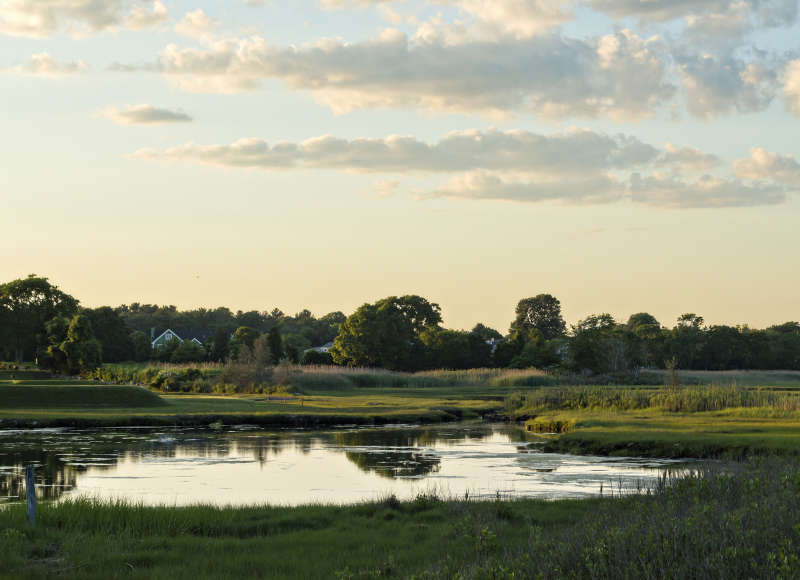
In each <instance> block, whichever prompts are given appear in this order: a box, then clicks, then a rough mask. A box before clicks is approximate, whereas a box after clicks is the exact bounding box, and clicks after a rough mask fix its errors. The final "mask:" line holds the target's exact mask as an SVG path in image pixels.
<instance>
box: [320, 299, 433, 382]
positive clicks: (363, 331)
mask: <svg viewBox="0 0 800 580" xmlns="http://www.w3.org/2000/svg"><path fill="white" fill-rule="evenodd" d="M441 321H442V316H441V309H440V308H439V305H438V304H434V303H431V302H428V301H427V300H426V299H425V298H422V297H421V296H416V295H409V296H400V297H397V296H389V297H388V298H383V299H382V300H378V301H377V302H375V303H374V304H364V305H362V306H360V307H359V308H358V309H357V310H356V311H355V312H354V313H353V314H351V315H350V316H349V317H347V319H346V320H345V321H344V323H343V324H341V326H340V330H339V334H338V336H337V337H336V339H335V340H334V343H333V348H332V349H331V351H330V352H331V356H332V357H333V361H334V362H335V363H336V364H341V365H348V366H366V367H382V368H387V369H393V370H416V369H418V368H420V367H421V366H422V365H423V364H424V363H423V362H422V361H423V360H424V358H425V357H424V345H423V343H422V340H421V339H420V334H421V333H422V332H423V331H426V330H428V331H430V330H435V329H437V328H438V327H439V324H440V323H441Z"/></svg>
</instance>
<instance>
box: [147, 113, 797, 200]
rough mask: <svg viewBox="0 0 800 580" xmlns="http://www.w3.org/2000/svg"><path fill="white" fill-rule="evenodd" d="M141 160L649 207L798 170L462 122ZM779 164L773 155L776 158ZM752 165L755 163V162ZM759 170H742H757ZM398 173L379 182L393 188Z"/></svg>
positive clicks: (443, 194)
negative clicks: (741, 172) (341, 174)
mask: <svg viewBox="0 0 800 580" xmlns="http://www.w3.org/2000/svg"><path fill="white" fill-rule="evenodd" d="M131 157H133V158H135V159H142V160H157V161H171V162H192V163H200V164H204V165H213V166H219V167H235V168H249V169H262V170H269V171H275V170H287V169H316V168H322V169H338V170H342V171H348V172H354V173H367V174H369V173H382V174H389V175H409V174H428V175H431V176H433V175H436V174H439V175H442V174H444V175H449V179H448V181H447V182H446V183H445V184H444V185H441V186H439V187H434V188H433V189H431V190H429V191H417V192H416V194H417V197H419V198H434V197H439V198H447V199H490V200H507V201H517V202H541V201H555V202H560V203H567V204H589V203H611V202H614V201H618V200H623V199H625V200H631V201H633V202H635V203H637V204H642V205H647V206H653V207H670V208H696V207H738V206H755V205H765V204H775V203H780V202H782V201H784V200H785V199H786V189H785V187H784V186H785V185H786V183H788V181H789V178H788V177H787V175H794V173H790V172H789V171H790V170H791V171H795V169H794V166H792V165H791V163H794V160H791V163H789V161H787V159H786V158H784V159H783V160H782V161H781V164H782V167H783V171H784V172H783V173H781V172H778V171H772V172H771V173H770V174H766V173H765V174H764V175H763V176H761V175H760V174H759V177H758V179H759V181H758V182H757V183H750V184H747V183H743V182H742V181H739V180H738V179H725V178H722V177H718V176H712V175H702V176H700V177H697V178H692V179H690V180H688V181H687V180H685V179H683V178H682V177H681V175H683V174H697V173H700V172H701V171H703V170H705V169H707V168H709V167H712V166H716V165H718V164H719V159H718V158H717V157H716V156H714V155H711V154H709V153H705V152H703V151H700V150H698V149H694V148H688V147H678V146H675V145H671V144H668V145H667V146H666V147H665V148H664V149H663V150H658V149H656V148H655V147H652V146H650V145H648V144H646V143H643V142H641V141H639V140H638V139H636V138H635V137H631V136H625V135H613V136H612V135H605V134H602V133H596V132H593V131H588V130H580V129H572V130H570V131H567V132H565V133H556V134H553V135H549V136H545V135H538V134H535V133H530V132H527V131H499V130H496V129H492V130H489V131H485V132H484V131H458V132H453V133H450V134H448V135H446V136H445V137H444V138H443V139H441V140H440V141H439V142H437V143H435V144H427V143H425V142H422V141H419V140H418V139H416V138H414V137H406V136H398V135H394V136H390V137H387V138H385V139H352V140H347V139H339V138H336V137H332V136H330V135H325V136H321V137H315V138H312V139H307V140H305V141H302V142H300V143H290V142H279V143H276V144H275V145H272V146H270V145H269V144H268V143H266V142H264V141H262V140H260V139H241V140H239V141H236V142H234V143H232V144H230V145H198V144H196V143H187V144H186V145H182V146H179V147H173V148H170V149H166V150H164V151H156V150H153V149H143V150H140V151H137V152H136V153H134V154H132V155H131ZM773 165H774V163H773ZM754 171H755V170H753V172H754ZM753 172H751V174H749V175H745V176H744V177H746V178H747V179H753V176H752V175H753V174H754V173H753ZM399 185H400V184H399V182H397V181H396V180H392V179H389V180H377V181H375V182H373V188H374V190H375V192H376V193H378V194H383V195H384V196H388V195H390V194H393V193H394V192H395V191H396V190H397V188H398V187H399Z"/></svg>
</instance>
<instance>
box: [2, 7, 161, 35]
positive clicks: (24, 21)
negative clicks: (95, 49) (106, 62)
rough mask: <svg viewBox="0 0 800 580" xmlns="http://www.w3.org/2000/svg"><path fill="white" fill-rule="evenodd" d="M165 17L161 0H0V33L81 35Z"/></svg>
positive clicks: (151, 22)
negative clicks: (63, 33)
mask: <svg viewBox="0 0 800 580" xmlns="http://www.w3.org/2000/svg"><path fill="white" fill-rule="evenodd" d="M167 17H168V14H167V8H166V6H165V5H164V3H163V2H162V1H161V0H154V1H150V0H0V35H2V34H5V35H9V36H29V37H33V38H46V37H49V36H51V35H53V34H55V33H57V32H66V33H68V34H71V35H73V36H85V35H88V34H93V33H97V32H102V31H104V30H109V29H112V28H117V27H126V28H132V29H139V28H145V27H149V26H155V25H157V24H161V23H163V22H165V21H166V19H167Z"/></svg>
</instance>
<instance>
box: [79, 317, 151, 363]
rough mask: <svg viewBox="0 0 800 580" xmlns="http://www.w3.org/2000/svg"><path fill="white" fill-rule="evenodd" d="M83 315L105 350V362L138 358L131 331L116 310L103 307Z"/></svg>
mask: <svg viewBox="0 0 800 580" xmlns="http://www.w3.org/2000/svg"><path fill="white" fill-rule="evenodd" d="M83 314H84V315H85V316H86V317H87V318H88V319H89V321H90V322H91V323H92V329H93V330H94V335H95V337H96V338H97V340H99V341H100V345H101V346H102V348H103V362H122V361H126V360H134V359H135V358H136V351H135V349H134V344H133V340H132V339H131V330H130V328H128V325H127V324H125V320H123V318H122V317H121V316H120V315H119V313H118V312H117V311H116V310H114V309H113V308H111V307H110V306H101V307H100V308H86V309H84V310H83ZM148 342H149V341H148Z"/></svg>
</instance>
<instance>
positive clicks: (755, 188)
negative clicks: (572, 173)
mask: <svg viewBox="0 0 800 580" xmlns="http://www.w3.org/2000/svg"><path fill="white" fill-rule="evenodd" d="M630 198H631V201H633V202H634V203H638V204H642V205H648V206H654V207H663V208H671V209H690V208H712V207H751V206H758V205H773V204H778V203H783V202H784V201H786V192H785V190H784V188H782V187H781V186H778V185H772V184H755V185H746V184H744V183H742V182H740V181H738V180H736V179H723V178H721V177H716V176H712V175H704V176H702V177H700V178H699V179H696V180H694V181H684V180H681V179H678V178H675V177H673V176H669V175H663V174H653V175H649V176H641V175H639V174H634V175H632V176H631V180H630Z"/></svg>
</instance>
